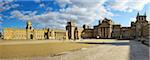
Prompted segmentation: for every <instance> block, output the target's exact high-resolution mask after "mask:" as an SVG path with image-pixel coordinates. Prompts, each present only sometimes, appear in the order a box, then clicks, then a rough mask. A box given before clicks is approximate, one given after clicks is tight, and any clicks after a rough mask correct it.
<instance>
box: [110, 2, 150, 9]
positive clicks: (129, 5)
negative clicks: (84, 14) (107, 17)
mask: <svg viewBox="0 0 150 60" xmlns="http://www.w3.org/2000/svg"><path fill="white" fill-rule="evenodd" d="M148 3H150V0H111V2H110V1H109V2H108V6H109V7H108V8H111V9H114V10H119V11H125V12H132V11H134V10H136V11H141V10H142V9H143V8H144V6H145V5H146V4H148Z"/></svg>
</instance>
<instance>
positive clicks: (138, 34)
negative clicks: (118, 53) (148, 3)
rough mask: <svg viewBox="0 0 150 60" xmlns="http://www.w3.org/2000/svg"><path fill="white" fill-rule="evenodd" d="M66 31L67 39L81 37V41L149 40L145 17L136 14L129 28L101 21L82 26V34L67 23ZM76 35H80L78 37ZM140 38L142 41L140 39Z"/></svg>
mask: <svg viewBox="0 0 150 60" xmlns="http://www.w3.org/2000/svg"><path fill="white" fill-rule="evenodd" d="M66 28H67V30H68V37H70V38H69V39H71V38H73V39H76V38H75V37H81V38H83V39H89V38H115V39H136V40H142V39H143V40H148V39H149V36H150V34H149V30H150V28H149V23H148V21H147V19H146V14H145V15H139V13H138V14H137V17H136V21H135V22H131V27H122V26H121V25H119V24H112V20H110V19H107V18H105V19H103V20H102V22H101V21H99V24H98V25H96V26H94V28H93V29H92V28H90V27H89V26H87V25H83V30H81V31H82V32H78V31H76V30H77V29H76V28H77V27H76V26H75V24H74V23H72V22H68V24H67V26H66ZM77 34H80V36H79V35H78V36H77ZM141 38H142V39H141Z"/></svg>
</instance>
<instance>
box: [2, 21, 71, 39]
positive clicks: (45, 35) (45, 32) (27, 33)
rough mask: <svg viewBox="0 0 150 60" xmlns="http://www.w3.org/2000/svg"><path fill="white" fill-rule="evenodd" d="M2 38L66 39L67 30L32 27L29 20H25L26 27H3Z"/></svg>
mask: <svg viewBox="0 0 150 60" xmlns="http://www.w3.org/2000/svg"><path fill="white" fill-rule="evenodd" d="M3 32H4V37H3V38H4V39H5V40H10V39H17V40H26V39H39V40H42V39H67V36H68V35H67V34H68V33H67V31H65V30H56V29H34V28H33V27H32V23H31V21H28V22H27V26H26V29H14V28H5V29H4V30H3Z"/></svg>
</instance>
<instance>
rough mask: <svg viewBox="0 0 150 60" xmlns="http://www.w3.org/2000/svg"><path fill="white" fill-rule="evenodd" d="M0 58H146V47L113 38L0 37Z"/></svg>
mask: <svg viewBox="0 0 150 60" xmlns="http://www.w3.org/2000/svg"><path fill="white" fill-rule="evenodd" d="M0 60H149V47H147V46H146V45H143V44H141V43H140V42H138V41H134V40H116V39H86V40H85V39H83V40H76V41H59V40H27V41H0Z"/></svg>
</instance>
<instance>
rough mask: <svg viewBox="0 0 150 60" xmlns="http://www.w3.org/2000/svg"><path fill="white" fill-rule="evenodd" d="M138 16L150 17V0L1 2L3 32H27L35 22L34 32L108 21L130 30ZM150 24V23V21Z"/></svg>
mask: <svg viewBox="0 0 150 60" xmlns="http://www.w3.org/2000/svg"><path fill="white" fill-rule="evenodd" d="M137 12H140V14H144V13H145V12H146V13H147V20H149V17H150V1H149V0H92V1H90V0H89V1H88V0H0V20H1V23H0V24H1V25H0V27H1V28H0V29H3V28H8V27H9V28H25V26H26V21H28V20H31V21H32V22H33V27H34V28H56V29H64V28H65V26H66V22H67V21H70V20H73V21H75V22H76V25H77V26H78V27H82V25H83V24H87V25H91V26H93V25H97V24H98V20H102V19H104V18H105V17H106V18H109V19H112V20H113V22H114V24H121V25H122V26H130V22H131V21H135V17H136V15H137ZM149 21H150V20H149Z"/></svg>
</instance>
